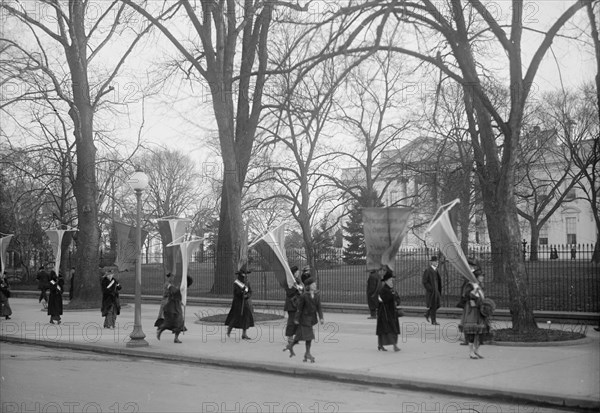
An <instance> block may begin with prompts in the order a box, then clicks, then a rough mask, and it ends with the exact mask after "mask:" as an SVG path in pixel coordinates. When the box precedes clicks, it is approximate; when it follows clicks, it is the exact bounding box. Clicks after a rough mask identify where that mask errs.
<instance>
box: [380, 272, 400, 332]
mask: <svg viewBox="0 0 600 413" xmlns="http://www.w3.org/2000/svg"><path fill="white" fill-rule="evenodd" d="M379 297H381V301H380V302H379V307H378V309H377V328H376V330H375V333H376V334H377V335H378V336H381V335H386V334H395V335H399V334H400V322H398V316H397V315H396V306H398V305H399V304H400V297H399V296H398V294H397V293H396V292H395V291H394V290H393V289H392V288H391V287H390V286H389V285H387V284H385V283H384V284H383V287H381V290H380V291H379Z"/></svg>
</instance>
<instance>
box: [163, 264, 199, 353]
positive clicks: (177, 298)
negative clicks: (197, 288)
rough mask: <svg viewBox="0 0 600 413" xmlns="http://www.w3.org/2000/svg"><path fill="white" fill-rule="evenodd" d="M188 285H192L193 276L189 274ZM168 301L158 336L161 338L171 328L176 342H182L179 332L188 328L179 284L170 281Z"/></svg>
mask: <svg viewBox="0 0 600 413" xmlns="http://www.w3.org/2000/svg"><path fill="white" fill-rule="evenodd" d="M186 282H187V286H188V287H189V286H190V285H192V282H193V280H192V277H190V276H189V275H188V276H187V279H186ZM167 298H168V299H167V303H166V304H165V306H164V308H163V317H164V318H163V320H162V322H161V324H160V325H159V326H158V330H157V331H156V338H157V339H159V340H160V335H161V334H162V332H163V331H165V330H171V331H172V332H173V333H174V334H175V339H174V340H173V342H174V343H177V344H180V343H181V340H179V334H181V333H182V332H183V331H185V330H186V328H185V319H184V314H183V303H182V301H181V300H182V296H181V288H180V287H179V286H177V285H173V284H171V283H169V285H168V289H167Z"/></svg>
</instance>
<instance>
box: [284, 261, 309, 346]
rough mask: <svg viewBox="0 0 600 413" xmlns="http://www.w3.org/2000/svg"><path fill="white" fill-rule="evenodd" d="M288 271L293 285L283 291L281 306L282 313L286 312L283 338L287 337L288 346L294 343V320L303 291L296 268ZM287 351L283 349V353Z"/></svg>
mask: <svg viewBox="0 0 600 413" xmlns="http://www.w3.org/2000/svg"><path fill="white" fill-rule="evenodd" d="M290 270H291V271H292V276H293V277H294V285H292V286H291V287H288V288H286V289H285V304H284V305H283V311H287V314H288V319H287V324H286V326H285V336H286V337H287V341H288V345H289V344H290V343H292V342H293V341H294V334H296V324H295V323H294V319H295V318H296V311H297V310H298V302H299V301H300V296H301V295H302V291H303V290H304V286H303V285H302V283H301V282H300V280H299V279H298V267H296V266H295V265H294V266H293V267H292V268H290ZM287 350H288V348H287V347H286V348H284V349H283V351H287Z"/></svg>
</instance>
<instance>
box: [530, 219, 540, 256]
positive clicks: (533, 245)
mask: <svg viewBox="0 0 600 413" xmlns="http://www.w3.org/2000/svg"><path fill="white" fill-rule="evenodd" d="M529 227H530V229H531V237H530V239H529V261H538V260H539V257H538V247H539V245H538V244H539V242H540V229H539V227H538V225H537V224H536V223H535V222H530V226H529Z"/></svg>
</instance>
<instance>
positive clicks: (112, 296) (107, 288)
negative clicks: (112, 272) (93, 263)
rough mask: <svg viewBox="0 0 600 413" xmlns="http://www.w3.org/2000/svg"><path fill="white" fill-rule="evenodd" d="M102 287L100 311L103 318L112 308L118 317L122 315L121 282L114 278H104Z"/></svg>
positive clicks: (101, 283)
mask: <svg viewBox="0 0 600 413" xmlns="http://www.w3.org/2000/svg"><path fill="white" fill-rule="evenodd" d="M100 285H101V287H102V307H101V309H100V311H102V316H103V317H106V315H107V314H108V312H109V311H110V308H111V307H113V308H114V311H115V314H116V315H119V314H121V303H120V301H119V290H120V289H121V284H119V280H117V279H116V278H114V277H113V279H112V280H109V279H108V278H106V277H103V278H102V281H101V282H100Z"/></svg>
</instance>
